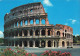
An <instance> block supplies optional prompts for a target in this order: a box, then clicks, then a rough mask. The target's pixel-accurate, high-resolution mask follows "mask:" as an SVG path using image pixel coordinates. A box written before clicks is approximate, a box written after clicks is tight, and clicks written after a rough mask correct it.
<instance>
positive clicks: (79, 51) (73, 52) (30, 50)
mask: <svg viewBox="0 0 80 56" xmlns="http://www.w3.org/2000/svg"><path fill="white" fill-rule="evenodd" d="M7 47H8V46H0V48H7ZM10 48H12V49H14V48H15V47H10ZM24 50H26V51H27V52H28V53H34V54H37V55H40V54H42V53H43V52H44V51H46V50H52V51H61V52H70V53H71V55H72V56H79V55H80V47H79V46H74V48H68V49H67V48H31V47H29V48H26V47H25V48H24Z"/></svg>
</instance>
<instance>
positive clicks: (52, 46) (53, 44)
mask: <svg viewBox="0 0 80 56" xmlns="http://www.w3.org/2000/svg"><path fill="white" fill-rule="evenodd" d="M52 44H53V46H52V47H53V48H54V40H53V42H52Z"/></svg>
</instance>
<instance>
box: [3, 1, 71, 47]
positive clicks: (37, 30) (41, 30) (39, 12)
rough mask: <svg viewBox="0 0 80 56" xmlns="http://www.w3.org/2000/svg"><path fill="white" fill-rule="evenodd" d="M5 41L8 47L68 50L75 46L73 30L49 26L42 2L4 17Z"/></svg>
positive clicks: (12, 10) (22, 7) (20, 7)
mask: <svg viewBox="0 0 80 56" xmlns="http://www.w3.org/2000/svg"><path fill="white" fill-rule="evenodd" d="M42 21H44V22H42ZM43 23H44V24H43ZM4 39H5V42H4V43H5V45H6V46H14V47H15V46H18V47H33V48H35V47H45V48H47V47H52V48H58V47H62V48H63V47H65V48H67V47H72V46H73V29H72V28H71V27H69V26H67V25H62V24H56V25H53V24H49V21H48V15H47V13H46V12H45V10H44V8H43V5H42V4H41V2H37V3H29V4H25V5H21V6H18V7H16V8H13V9H11V10H10V13H7V14H6V15H5V16H4Z"/></svg>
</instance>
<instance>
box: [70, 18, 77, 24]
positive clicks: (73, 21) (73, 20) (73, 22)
mask: <svg viewBox="0 0 80 56" xmlns="http://www.w3.org/2000/svg"><path fill="white" fill-rule="evenodd" d="M69 20H70V21H71V23H72V24H75V23H76V21H77V20H75V19H69Z"/></svg>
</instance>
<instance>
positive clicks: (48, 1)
mask: <svg viewBox="0 0 80 56" xmlns="http://www.w3.org/2000/svg"><path fill="white" fill-rule="evenodd" d="M43 3H44V4H45V5H47V6H53V5H52V3H51V2H50V0H43Z"/></svg>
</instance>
